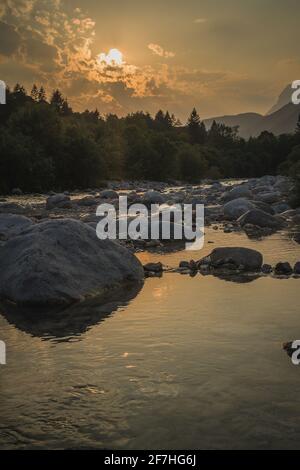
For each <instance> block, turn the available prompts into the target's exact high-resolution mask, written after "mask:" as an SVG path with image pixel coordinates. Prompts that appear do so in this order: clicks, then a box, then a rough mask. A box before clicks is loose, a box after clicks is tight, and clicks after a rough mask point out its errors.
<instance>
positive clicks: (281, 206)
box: [272, 202, 291, 214]
mask: <svg viewBox="0 0 300 470" xmlns="http://www.w3.org/2000/svg"><path fill="white" fill-rule="evenodd" d="M272 208H273V210H274V212H275V214H282V213H284V212H287V211H289V210H290V209H291V207H290V206H289V204H288V203H287V202H279V203H277V204H273V205H272Z"/></svg>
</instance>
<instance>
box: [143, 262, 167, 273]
mask: <svg viewBox="0 0 300 470" xmlns="http://www.w3.org/2000/svg"><path fill="white" fill-rule="evenodd" d="M144 270H145V271H148V272H153V273H161V272H162V271H163V265H162V263H147V264H145V265H144Z"/></svg>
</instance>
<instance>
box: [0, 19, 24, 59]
mask: <svg viewBox="0 0 300 470" xmlns="http://www.w3.org/2000/svg"><path fill="white" fill-rule="evenodd" d="M20 44H21V37H20V35H19V33H18V32H17V30H16V28H15V27H14V26H13V25H11V24H7V23H4V22H3V21H0V54H1V55H4V56H7V57H9V56H12V55H13V54H15V53H16V52H17V51H18V48H19V46H20Z"/></svg>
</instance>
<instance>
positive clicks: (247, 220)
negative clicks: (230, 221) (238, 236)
mask: <svg viewBox="0 0 300 470" xmlns="http://www.w3.org/2000/svg"><path fill="white" fill-rule="evenodd" d="M238 222H239V224H240V225H241V226H242V227H243V226H244V225H247V224H251V225H256V226H257V227H262V228H270V229H275V230H277V229H280V228H282V227H283V226H284V222H283V220H281V219H280V218H279V217H275V216H273V215H271V214H267V212H264V211H262V210H260V209H251V210H250V211H248V212H246V213H245V214H243V215H242V216H241V217H240V218H239V219H238Z"/></svg>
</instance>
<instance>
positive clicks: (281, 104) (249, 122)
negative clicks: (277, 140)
mask: <svg viewBox="0 0 300 470" xmlns="http://www.w3.org/2000/svg"><path fill="white" fill-rule="evenodd" d="M291 94H292V93H291V86H290V85H288V86H287V87H286V88H285V89H284V90H283V92H282V93H281V94H280V96H279V98H278V100H277V103H276V104H275V105H274V106H273V107H272V108H271V109H270V111H269V112H268V113H267V114H266V115H265V116H264V115H262V114H258V113H242V114H236V115H228V116H217V117H214V118H210V119H205V120H204V123H205V126H206V128H210V126H211V125H212V123H213V121H214V120H215V121H216V122H218V123H223V124H225V125H226V126H230V127H233V126H239V135H240V136H241V137H244V138H249V137H250V136H253V137H255V136H258V135H259V134H260V133H261V132H263V131H269V132H272V133H273V134H275V135H280V134H285V133H293V132H294V131H295V129H296V125H297V122H298V117H299V114H300V105H294V104H293V103H292V102H291Z"/></svg>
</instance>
